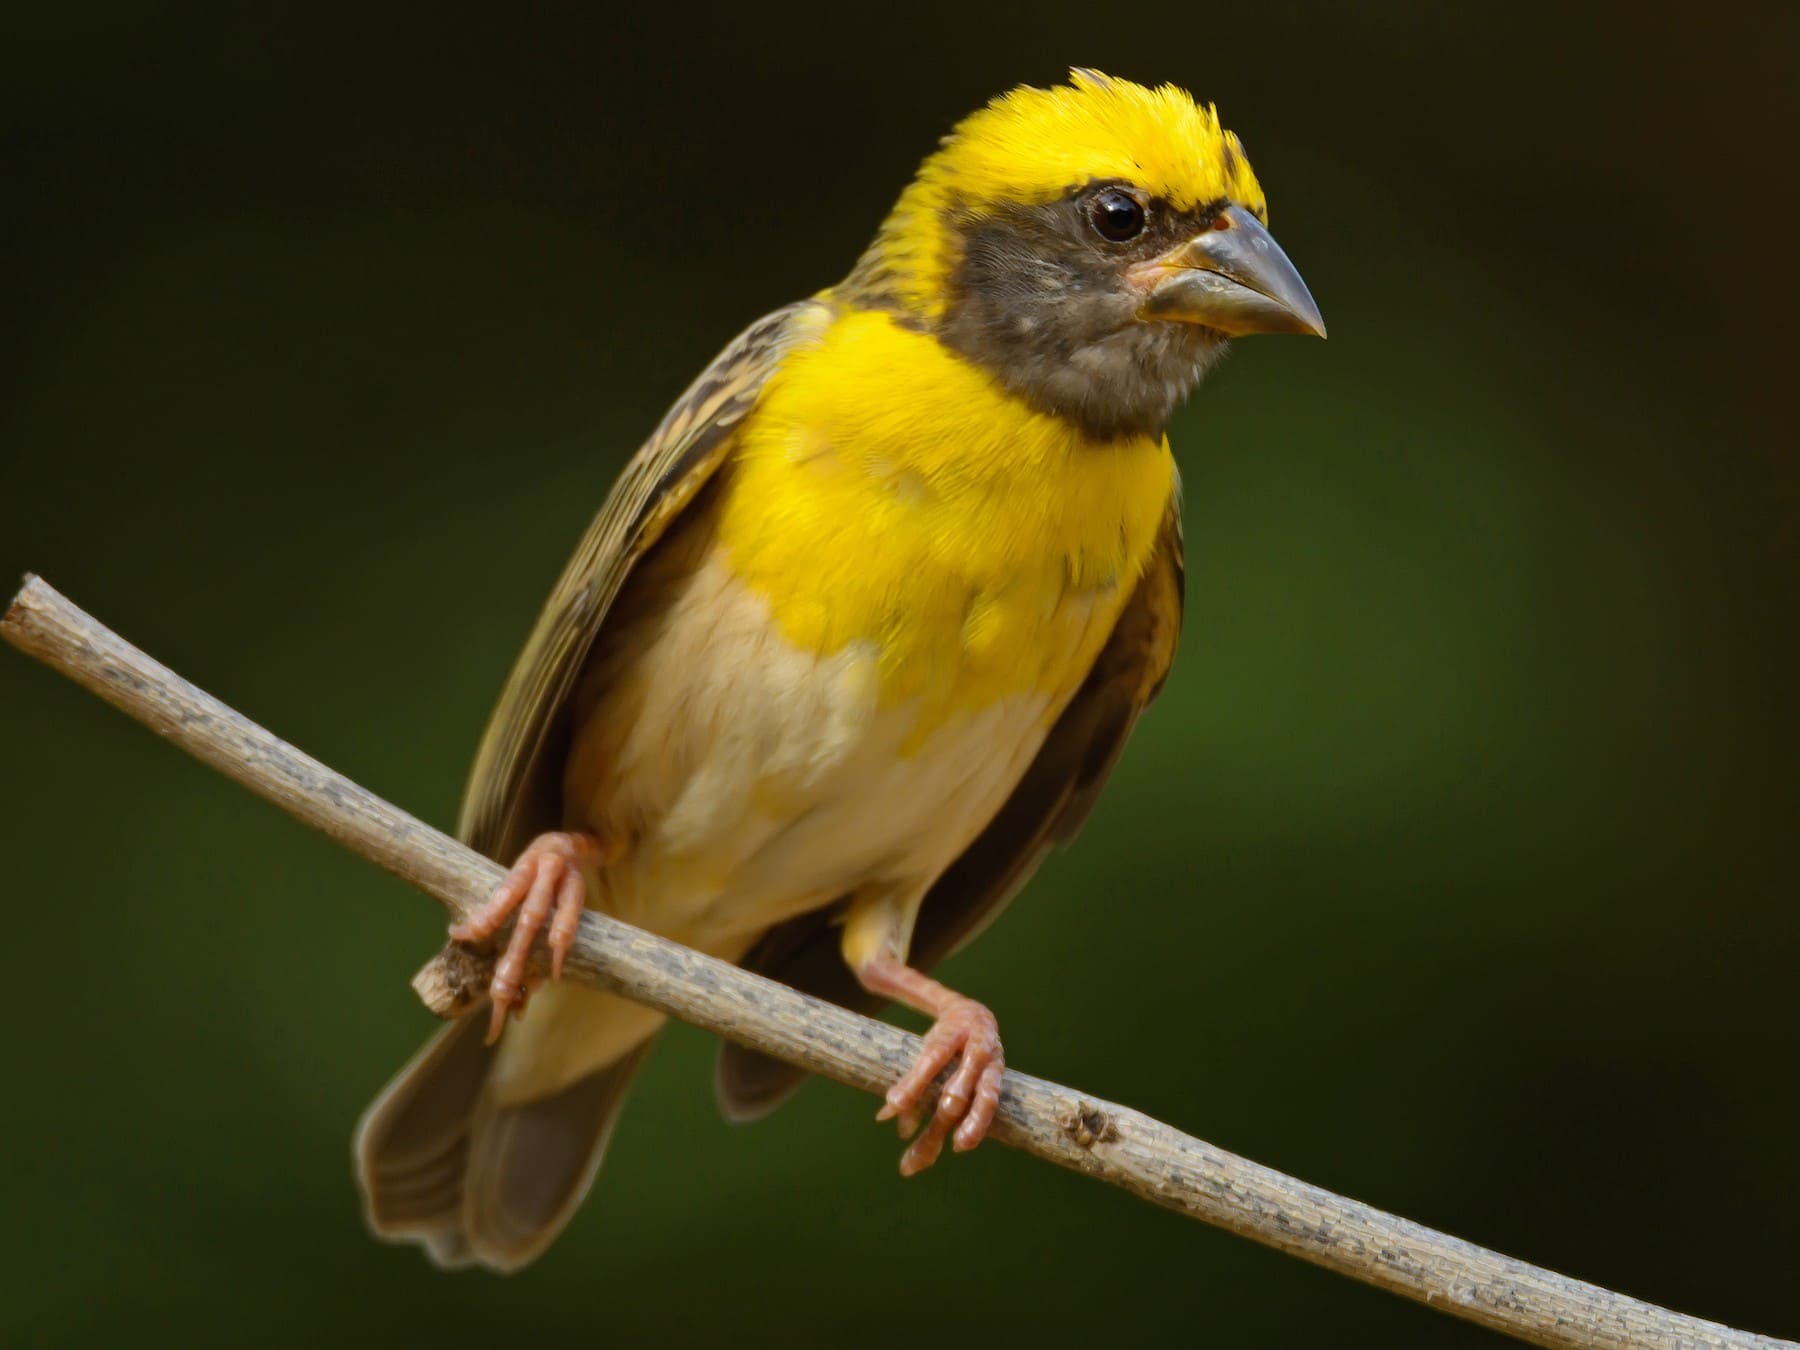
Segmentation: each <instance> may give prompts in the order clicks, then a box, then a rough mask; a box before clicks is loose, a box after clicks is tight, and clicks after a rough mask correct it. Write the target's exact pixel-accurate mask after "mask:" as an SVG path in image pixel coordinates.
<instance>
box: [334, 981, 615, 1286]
mask: <svg viewBox="0 0 1800 1350" xmlns="http://www.w3.org/2000/svg"><path fill="white" fill-rule="evenodd" d="M486 1024H487V1016H486V1012H485V1010H484V1011H482V1012H480V1013H478V1014H476V1015H471V1016H468V1017H465V1018H463V1019H462V1020H460V1021H458V1022H457V1023H455V1024H454V1025H452V1026H449V1027H446V1028H445V1029H444V1030H443V1031H441V1032H439V1033H438V1034H437V1035H436V1036H434V1037H433V1038H432V1039H431V1040H430V1041H429V1042H428V1043H427V1044H426V1046H425V1048H424V1049H423V1050H421V1051H420V1052H419V1053H418V1055H416V1056H415V1057H414V1058H413V1059H412V1061H411V1062H410V1063H408V1064H407V1066H406V1067H405V1068H404V1069H402V1070H401V1071H400V1073H399V1075H398V1076H397V1077H396V1078H395V1079H394V1081H393V1082H392V1083H391V1084H390V1085H389V1086H388V1088H387V1090H386V1091H384V1092H383V1093H382V1095H381V1096H380V1097H379V1098H377V1099H376V1101H375V1104H374V1105H373V1106H371V1107H370V1108H369V1110H368V1112H367V1113H366V1114H365V1115H364V1116H363V1119H362V1123H361V1125H360V1126H359V1127H358V1130H357V1135H356V1150H355V1151H356V1163H357V1175H358V1177H359V1179H360V1180H361V1183H362V1189H363V1195H364V1200H365V1207H366V1212H367V1215H368V1221H369V1226H370V1227H371V1228H372V1229H373V1230H374V1231H375V1232H376V1234H378V1235H379V1236H381V1237H384V1238H389V1239H393V1240H396V1241H414V1242H419V1243H421V1244H423V1245H424V1247H425V1249H426V1251H427V1253H428V1254H429V1255H430V1257H431V1259H432V1260H433V1261H434V1262H436V1263H437V1264H438V1265H440V1266H446V1267H458V1266H467V1265H472V1264H480V1265H484V1266H487V1267H489V1268H490V1269H493V1270H498V1271H513V1270H517V1269H519V1268H520V1267H521V1266H524V1265H526V1264H528V1263H529V1262H531V1261H532V1260H534V1259H535V1258H536V1257H537V1256H539V1255H540V1254H542V1252H543V1250H544V1249H545V1248H546V1247H548V1246H549V1245H550V1242H551V1241H552V1239H554V1238H555V1237H556V1235H557V1234H558V1233H560V1232H561V1231H562V1229H563V1227H564V1226H565V1225H566V1224H567V1223H568V1221H569V1218H570V1216H571V1215H572V1214H573V1213H574V1211H575V1207H576V1206H577V1205H578V1204H579V1203H580V1201H581V1198H582V1196H583V1195H585V1194H586V1193H587V1189H588V1186H589V1185H590V1184H591V1183H592V1181H593V1179H594V1173H595V1171H596V1170H597V1169H598V1168H599V1166H600V1159H601V1156H602V1155H603V1154H604V1153H605V1151H606V1141H607V1138H608V1136H610V1135H611V1133H612V1128H613V1124H614V1122H615V1121H616V1120H617V1119H618V1113H619V1108H620V1106H621V1105H623V1103H624V1100H625V1096H626V1090H627V1089H628V1088H629V1086H630V1084H631V1080H632V1078H633V1076H634V1075H635V1074H636V1072H637V1068H638V1066H639V1065H640V1064H641V1063H642V1062H643V1059H644V1056H645V1055H646V1054H647V1053H648V1051H649V1048H650V1042H649V1041H648V1040H646V1041H643V1042H641V1043H640V1044H638V1045H636V1046H635V1047H633V1048H631V1049H629V1050H628V1051H626V1052H625V1053H624V1054H623V1055H622V1056H620V1057H619V1058H617V1059H615V1060H614V1061H613V1062H612V1063H610V1064H607V1065H605V1066H604V1067H602V1068H598V1069H595V1070H593V1071H592V1072H590V1073H588V1074H586V1075H584V1076H582V1077H580V1078H578V1079H576V1080H575V1081H574V1082H572V1083H569V1084H568V1085H567V1086H565V1087H563V1088H561V1089H559V1090H556V1091H553V1092H550V1093H547V1094H545V1095H543V1096H540V1097H535V1098H531V1099H528V1100H524V1101H517V1102H507V1103H506V1104H504V1105H503V1104H501V1103H500V1102H498V1101H497V1100H496V1095H495V1093H494V1092H493V1091H492V1090H491V1087H492V1072H493V1068H494V1064H495V1061H496V1049H495V1047H492V1046H489V1045H487V1044H486V1043H485V1041H484V1039H483V1035H482V1033H483V1031H484V1030H485V1028H486Z"/></svg>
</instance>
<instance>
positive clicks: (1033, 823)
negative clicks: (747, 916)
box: [717, 501, 1183, 1120]
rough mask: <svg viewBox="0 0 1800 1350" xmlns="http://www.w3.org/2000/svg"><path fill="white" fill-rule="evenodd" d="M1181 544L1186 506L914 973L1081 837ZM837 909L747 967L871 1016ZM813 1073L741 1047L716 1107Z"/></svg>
mask: <svg viewBox="0 0 1800 1350" xmlns="http://www.w3.org/2000/svg"><path fill="white" fill-rule="evenodd" d="M1182 583H1183V572H1182V540H1181V515H1180V505H1179V502H1178V501H1172V502H1171V503H1170V506H1169V512H1168V515H1167V517H1166V518H1165V519H1164V521H1163V530H1162V535H1161V538H1160V539H1159V540H1158V542H1157V547H1156V551H1155V553H1154V554H1153V555H1152V557H1151V561H1150V565H1149V567H1148V568H1147V569H1146V570H1145V573H1144V575H1143V577H1142V578H1141V579H1140V580H1139V582H1138V584H1137V588H1136V590H1134V591H1133V592H1132V595H1131V599H1130V600H1128V601H1127V602H1126V604H1125V608H1124V609H1123V610H1122V611H1121V612H1120V615H1119V618H1118V621H1117V623H1115V624H1114V626H1113V631H1112V635H1111V636H1110V637H1109V638H1108V639H1107V642H1106V645H1105V646H1104V647H1103V648H1101V651H1100V655H1099V657H1098V658H1097V659H1096V660H1095V662H1094V666H1093V669H1092V670H1090V671H1089V672H1088V675H1087V678H1086V679H1085V680H1084V681H1083V682H1082V685H1081V688H1080V689H1079V690H1077V691H1076V694H1075V697H1074V698H1073V699H1071V700H1070V701H1069V705H1068V707H1066V708H1065V709H1063V712H1062V716H1061V717H1059V718H1058V719H1057V721H1056V724H1055V725H1054V726H1052V727H1051V729H1050V734H1049V735H1048V736H1047V737H1046V738H1045V739H1044V744H1043V746H1042V747H1041V748H1040V749H1039V750H1038V754H1037V758H1036V759H1034V760H1033V761H1032V762H1031V765H1030V767H1029V768H1027V769H1026V771H1025V774H1024V776H1023V777H1022V778H1020V780H1019V785H1018V786H1017V787H1016V788H1014V789H1013V793H1012V796H1011V797H1009V798H1008V799H1007V801H1006V804H1005V805H1004V806H1002V807H1001V808H1000V811H999V812H998V814H996V815H995V817H994V819H993V820H992V821H990V822H989V824H988V826H987V828H986V829H985V830H983V831H982V832H981V833H980V834H979V835H977V836H976V838H975V841H974V842H973V843H972V844H970V845H969V847H968V848H967V849H966V850H965V851H964V852H963V854H962V856H961V857H959V858H958V859H957V860H956V861H955V862H954V863H952V864H951V865H950V867H949V868H948V869H947V870H946V871H945V872H944V874H943V875H942V876H941V877H939V878H938V880H937V882H936V883H935V884H934V885H933V886H932V888H931V890H930V891H929V892H928V893H927V895H926V897H925V900H924V903H923V905H922V906H921V907H920V910H919V917H918V921H917V923H916V924H915V925H914V928H913V938H912V949H911V952H910V953H909V955H908V958H907V960H908V964H910V965H912V966H914V967H916V968H918V969H920V970H929V969H930V968H931V967H932V966H933V965H935V964H936V963H937V962H939V961H941V960H943V959H944V958H945V957H947V956H949V955H950V954H951V953H952V952H954V951H956V950H957V949H958V948H960V947H962V946H963V945H964V944H965V943H967V942H969V941H970V940H971V939H973V938H974V937H975V935H976V934H978V933H979V932H980V931H981V930H982V929H983V928H985V927H986V926H987V925H988V924H989V923H991V922H992V921H993V920H994V918H995V917H996V916H997V915H998V914H999V913H1000V911H1001V910H1002V909H1004V908H1005V907H1006V903H1007V901H1009V900H1011V899H1012V898H1013V896H1014V895H1016V894H1018V892H1019V890H1020V889H1021V888H1022V887H1023V886H1024V885H1025V883H1026V882H1027V881H1029V880H1030V879H1031V874H1032V873H1033V872H1035V871H1036V870H1037V867H1038V864H1039V863H1041V862H1042V861H1043V859H1044V855H1045V854H1046V853H1048V852H1049V851H1050V849H1051V848H1052V846H1054V845H1056V844H1059V843H1063V842H1065V841H1067V840H1069V839H1072V838H1074V836H1075V834H1076V833H1077V831H1079V830H1080V829H1081V826H1082V825H1083V823H1084V822H1085V821H1086V820H1087V818H1088V814H1089V812H1091V811H1092V810H1093V807H1094V801H1095V799H1096V798H1097V797H1098V796H1099V795H1100V789H1101V788H1102V787H1104V786H1105V784H1106V780H1107V777H1108V775H1109V774H1111V772H1112V768H1113V765H1114V764H1115V763H1117V762H1118V758H1119V753H1120V751H1122V750H1123V749H1124V748H1125V742H1126V740H1127V739H1129V738H1130V736H1131V731H1132V728H1133V727H1134V726H1135V725H1136V724H1137V719H1138V715H1139V714H1140V713H1142V712H1143V711H1144V709H1145V708H1146V707H1148V706H1149V705H1150V703H1151V701H1152V700H1153V699H1155V697H1156V695H1157V694H1158V693H1159V692H1160V691H1161V689H1162V686H1163V681H1164V680H1165V679H1167V678H1168V674H1169V667H1170V665H1171V664H1172V663H1173V662H1174V659H1175V646H1176V641H1177V639H1178V637H1179V635H1180V631H1181V608H1182ZM835 917H837V916H835V915H834V914H833V913H832V912H831V911H829V910H826V911H820V912H818V913H814V914H808V915H802V916H801V917H800V918H797V919H792V920H790V921H789V922H787V923H785V924H782V925H781V926H780V927H778V928H776V929H774V930H773V931H772V932H770V933H769V934H768V936H767V937H765V938H764V939H763V941H762V942H761V943H760V944H758V946H757V947H756V949H755V950H754V951H753V952H751V954H750V956H749V957H748V958H746V960H745V961H744V965H745V966H746V967H747V968H749V969H751V970H755V971H758V972H760V973H762V974H764V975H767V976H769V977H770V978H771V979H776V980H780V981H781V982H782V983H784V984H790V985H793V986H794V987H796V988H798V989H802V990H804V991H806V992H807V993H810V994H816V995H818V996H819V997H821V998H827V999H830V1000H831V1001H832V1002H834V1003H841V1004H843V1005H844V1006H846V1007H850V1008H856V1009H859V1010H867V1011H871V1012H872V1011H874V1010H876V1009H877V1008H879V1007H881V1006H882V1004H883V1003H884V1002H885V1000H883V999H881V998H878V997H876V996H875V995H872V994H869V993H868V992H866V991H865V990H864V989H863V988H862V986H861V985H859V984H858V983H857V982H856V977H855V976H854V975H853V974H852V973H851V971H850V968H849V967H848V966H847V965H846V964H845V963H844V959H843V957H842V955H841V954H840V953H839V950H838V943H839V937H840V935H841V931H842V930H841V929H840V928H839V927H838V926H837V924H836V923H835V922H833V920H834V918H835ZM805 1077H806V1075H805V1072H804V1071H803V1070H800V1069H796V1068H794V1067H793V1066H792V1065H789V1064H784V1063H782V1062H781V1061H779V1060H775V1059H770V1058H768V1057H767V1056H764V1055H759V1054H757V1053H756V1052H755V1051H753V1050H746V1049H744V1048H742V1047H740V1046H736V1045H726V1046H725V1047H723V1049H722V1051H721V1053H720V1059H719V1073H718V1080H717V1087H718V1093H719V1101H720V1105H721V1106H722V1107H723V1108H724V1110H725V1112H726V1114H727V1115H728V1116H730V1117H731V1118H733V1119H734V1120H747V1119H753V1118H755V1117H757V1116H760V1115H762V1114H764V1113H765V1112H767V1111H770V1110H772V1109H774V1108H775V1107H776V1106H778V1105H780V1104H781V1102H782V1101H784V1100H785V1099H786V1098H787V1096H788V1094H789V1093H791V1092H792V1091H793V1090H794V1089H795V1088H796V1087H798V1086H799V1085H800V1083H802V1082H803V1081H805Z"/></svg>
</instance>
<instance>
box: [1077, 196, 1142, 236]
mask: <svg viewBox="0 0 1800 1350" xmlns="http://www.w3.org/2000/svg"><path fill="white" fill-rule="evenodd" d="M1088 219H1089V220H1090V221H1091V222H1093V226H1094V230H1095V232H1096V233H1098V234H1099V236H1100V237H1101V238H1102V239H1109V240H1111V241H1112V242H1113V243H1115V244H1123V243H1124V242H1125V241H1126V240H1128V239H1136V238H1137V237H1138V236H1139V235H1140V234H1142V233H1143V232H1144V206H1143V203H1142V202H1140V201H1138V199H1137V198H1136V197H1133V196H1132V195H1131V194H1130V193H1129V192H1121V191H1119V189H1117V188H1108V189H1107V190H1106V191H1105V192H1099V193H1096V194H1095V195H1094V197H1093V198H1092V200H1090V201H1089V202H1088Z"/></svg>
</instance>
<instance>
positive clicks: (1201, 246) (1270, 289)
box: [1137, 206, 1325, 337]
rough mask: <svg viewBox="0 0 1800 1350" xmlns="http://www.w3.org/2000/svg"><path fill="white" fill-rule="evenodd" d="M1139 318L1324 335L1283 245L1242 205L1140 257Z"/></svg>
mask: <svg viewBox="0 0 1800 1350" xmlns="http://www.w3.org/2000/svg"><path fill="white" fill-rule="evenodd" d="M1137 270H1138V276H1139V279H1140V284H1143V285H1145V286H1146V287H1147V288H1148V289H1147V294H1146V295H1145V296H1144V303H1143V306H1142V308H1140V309H1139V310H1138V317H1139V318H1140V319H1163V320H1169V321H1173V322H1176V323H1199V324H1205V325H1206V326H1207V327H1208V328H1216V329H1218V330H1219V331H1220V332H1221V333H1230V334H1232V335H1233V336H1237V335H1239V334H1243V333H1301V334H1308V335H1310V336H1313V337H1324V336H1325V321H1324V320H1323V319H1321V318H1320V317H1319V307H1318V306H1317V305H1316V304H1314V303H1313V298H1312V294H1311V292H1309V291H1308V290H1307V289H1306V283H1305V282H1304V281H1302V280H1300V274H1299V273H1298V272H1296V271H1295V270H1294V264H1292V263H1291V262H1289V261H1288V256H1287V254H1285V253H1283V252H1282V251H1281V245H1280V244H1277V243H1276V242H1275V239H1274V236H1272V235H1271V234H1270V233H1269V232H1268V230H1266V229H1264V228H1263V224H1262V222H1261V221H1260V220H1258V219H1257V218H1256V217H1255V216H1253V215H1251V214H1250V213H1249V212H1248V211H1246V210H1245V209H1244V208H1243V207H1241V206H1232V207H1228V208H1226V210H1225V211H1223V212H1222V213H1221V214H1220V215H1219V216H1217V217H1216V218H1215V219H1214V221H1213V223H1212V225H1211V227H1210V228H1208V229H1207V230H1205V231H1203V232H1202V233H1200V234H1197V235H1195V236H1194V237H1193V238H1192V239H1190V240H1188V241H1187V242H1186V243H1185V244H1182V245H1180V246H1179V247H1177V248H1173V249H1171V250H1169V252H1167V253H1165V254H1163V255H1162V257H1160V258H1157V259H1155V260H1154V261H1152V262H1148V263H1145V264H1143V265H1142V267H1140V268H1139V269H1137Z"/></svg>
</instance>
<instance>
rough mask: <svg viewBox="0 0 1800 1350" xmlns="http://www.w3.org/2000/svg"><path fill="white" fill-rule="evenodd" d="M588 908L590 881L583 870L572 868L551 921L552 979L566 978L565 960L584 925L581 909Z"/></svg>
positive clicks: (559, 895)
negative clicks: (583, 874)
mask: <svg viewBox="0 0 1800 1350" xmlns="http://www.w3.org/2000/svg"><path fill="white" fill-rule="evenodd" d="M585 908H587V882H586V881H585V880H583V879H582V875H581V872H580V870H579V869H577V868H574V867H571V868H569V869H568V870H567V871H566V872H565V873H564V874H563V879H562V885H561V887H560V889H558V891H557V893H556V918H555V919H554V920H552V922H551V924H550V978H551V979H553V980H560V979H561V978H562V970H563V961H564V960H565V959H566V958H567V957H568V955H569V949H570V948H571V947H573V946H574V945H575V934H576V931H577V930H578V929H579V928H580V927H581V911H582V910H584V909H585Z"/></svg>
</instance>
